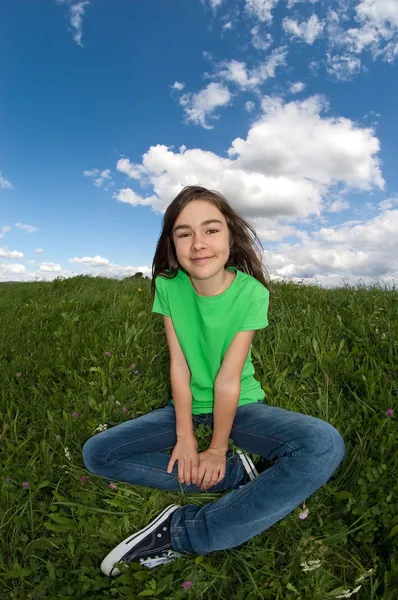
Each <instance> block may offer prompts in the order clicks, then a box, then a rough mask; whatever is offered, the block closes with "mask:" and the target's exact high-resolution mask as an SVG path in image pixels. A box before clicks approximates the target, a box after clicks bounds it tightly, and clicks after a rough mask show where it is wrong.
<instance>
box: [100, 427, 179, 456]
mask: <svg viewBox="0 0 398 600" xmlns="http://www.w3.org/2000/svg"><path fill="white" fill-rule="evenodd" d="M173 431H174V429H167V430H166V431H162V433H156V434H153V433H151V434H149V435H146V436H144V437H140V438H138V439H137V438H134V439H132V440H130V441H129V442H126V443H125V444H120V446H116V447H115V448H112V449H111V450H110V451H109V452H108V454H107V455H106V456H105V459H104V460H105V462H109V460H108V459H109V456H110V455H111V454H112V452H116V451H117V450H120V449H121V448H124V447H125V446H128V445H129V444H131V443H133V442H134V443H137V444H138V443H139V442H142V440H147V439H148V438H151V437H153V438H156V437H158V436H159V435H168V434H169V433H172V432H173ZM168 447H169V446H166V448H168ZM136 454H142V453H141V452H137V453H136Z"/></svg>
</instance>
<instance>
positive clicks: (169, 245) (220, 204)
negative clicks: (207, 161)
mask: <svg viewBox="0 0 398 600" xmlns="http://www.w3.org/2000/svg"><path fill="white" fill-rule="evenodd" d="M192 200H207V201H208V202H211V203H212V204H214V206H216V207H217V208H218V210H219V211H220V212H222V214H223V215H224V217H225V220H226V222H227V225H228V229H229V232H230V237H231V244H232V246H231V248H230V255H229V259H228V261H227V263H226V265H225V266H226V267H236V268H237V269H239V270H240V271H243V272H244V273H248V274H249V275H252V276H253V277H255V278H256V279H257V280H258V281H259V282H260V283H262V284H263V286H264V287H266V288H267V289H268V290H269V292H270V293H272V288H271V283H270V281H269V276H268V273H267V271H266V269H265V267H264V266H263V261H262V253H263V252H264V248H263V245H262V243H261V242H260V240H259V238H258V237H257V234H256V232H255V230H254V229H253V227H252V226H251V225H250V224H249V223H248V222H247V221H245V219H244V218H243V217H241V216H240V215H239V214H238V213H237V212H236V211H235V210H234V209H233V208H232V207H231V206H230V204H229V203H228V201H227V200H226V199H225V198H224V196H223V195H222V194H220V193H219V192H215V191H211V190H208V189H206V188H204V187H200V186H196V185H188V186H186V187H185V188H184V189H183V190H182V191H181V192H180V193H179V194H178V195H177V196H176V197H175V198H174V200H173V201H172V202H171V204H169V206H168V207H167V209H166V212H165V214H164V217H163V228H162V233H161V234H160V237H159V240H158V244H157V247H156V252H155V256H154V258H153V263H152V285H151V289H152V294H154V293H155V279H156V277H157V276H158V275H162V276H164V277H166V278H168V279H171V278H173V277H175V276H176V274H177V271H178V269H181V266H180V265H179V263H178V261H177V255H176V251H175V246H174V242H173V227H174V223H175V221H176V219H177V217H178V215H179V214H180V212H181V211H182V210H183V208H185V206H186V205H187V204H188V203H189V202H191V201H192Z"/></svg>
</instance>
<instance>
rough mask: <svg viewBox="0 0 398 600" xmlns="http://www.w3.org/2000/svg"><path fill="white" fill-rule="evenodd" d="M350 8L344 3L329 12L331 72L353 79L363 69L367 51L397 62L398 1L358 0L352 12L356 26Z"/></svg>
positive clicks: (388, 60) (329, 59) (341, 77)
mask: <svg viewBox="0 0 398 600" xmlns="http://www.w3.org/2000/svg"><path fill="white" fill-rule="evenodd" d="M346 9H347V7H346V6H345V5H343V4H341V5H340V6H339V7H338V8H337V10H331V11H329V13H328V17H327V21H328V25H327V30H328V35H329V46H330V48H329V54H330V56H329V57H328V63H329V65H331V67H330V66H329V69H328V70H329V72H330V73H332V74H335V75H336V76H337V77H338V78H339V79H351V78H352V77H353V76H354V75H356V74H357V73H358V72H359V71H360V69H361V55H362V53H364V52H370V54H371V56H372V58H373V60H376V59H378V58H382V60H384V61H387V62H393V61H394V60H395V59H396V57H397V56H398V1H397V0H362V1H360V2H358V4H356V6H355V8H354V11H353V14H352V17H353V19H354V21H356V25H355V26H352V20H353V19H351V18H348V17H347V15H346ZM346 23H348V25H349V26H348V27H347V25H346Z"/></svg>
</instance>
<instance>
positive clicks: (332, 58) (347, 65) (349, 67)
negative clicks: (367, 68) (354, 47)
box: [326, 52, 361, 81]
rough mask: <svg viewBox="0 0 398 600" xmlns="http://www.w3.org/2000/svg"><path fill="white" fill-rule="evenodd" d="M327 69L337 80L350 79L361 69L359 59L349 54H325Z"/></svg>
mask: <svg viewBox="0 0 398 600" xmlns="http://www.w3.org/2000/svg"><path fill="white" fill-rule="evenodd" d="M326 58H327V71H328V73H330V74H331V75H334V76H335V77H336V79H338V80H339V81H346V80H349V79H352V77H354V75H357V74H358V73H359V71H360V70H361V59H360V58H358V57H357V56H353V55H351V54H340V55H332V54H330V53H329V52H328V53H327V54H326Z"/></svg>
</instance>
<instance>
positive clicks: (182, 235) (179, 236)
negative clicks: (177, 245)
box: [177, 233, 189, 238]
mask: <svg viewBox="0 0 398 600" xmlns="http://www.w3.org/2000/svg"><path fill="white" fill-rule="evenodd" d="M188 235H189V233H180V235H177V237H178V238H184V237H187V236H188Z"/></svg>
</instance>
